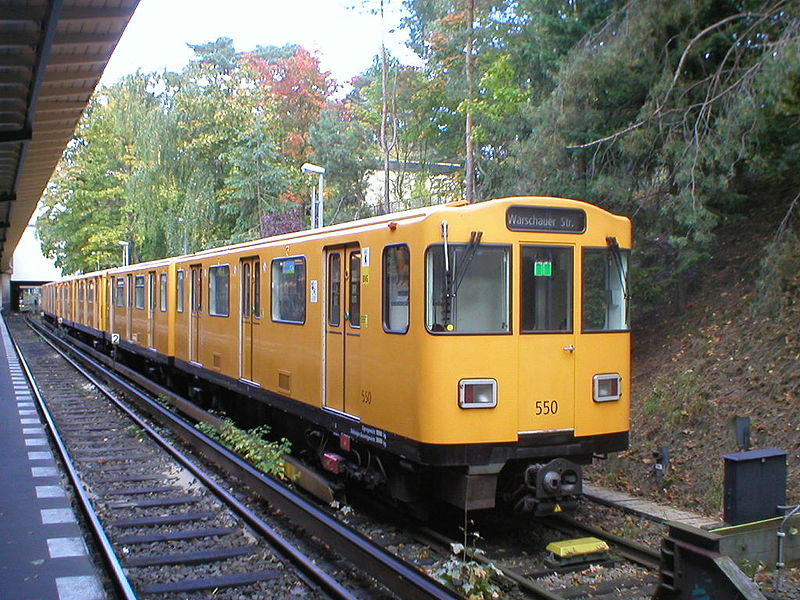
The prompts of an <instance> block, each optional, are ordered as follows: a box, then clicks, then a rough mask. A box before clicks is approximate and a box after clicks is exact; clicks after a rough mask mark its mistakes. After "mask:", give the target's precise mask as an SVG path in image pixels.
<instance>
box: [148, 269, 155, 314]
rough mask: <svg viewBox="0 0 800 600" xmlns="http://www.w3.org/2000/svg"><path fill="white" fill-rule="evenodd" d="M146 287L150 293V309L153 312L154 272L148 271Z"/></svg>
mask: <svg viewBox="0 0 800 600" xmlns="http://www.w3.org/2000/svg"><path fill="white" fill-rule="evenodd" d="M148 283H149V285H148V287H149V288H150V289H149V292H148V293H149V294H150V311H151V312H153V311H154V310H155V309H156V302H157V300H156V274H155V273H148Z"/></svg>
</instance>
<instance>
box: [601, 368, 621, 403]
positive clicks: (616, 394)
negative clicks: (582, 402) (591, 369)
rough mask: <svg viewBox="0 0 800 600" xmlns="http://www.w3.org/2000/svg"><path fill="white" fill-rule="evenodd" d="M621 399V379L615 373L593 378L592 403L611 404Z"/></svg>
mask: <svg viewBox="0 0 800 600" xmlns="http://www.w3.org/2000/svg"><path fill="white" fill-rule="evenodd" d="M621 397H622V377H620V376H619V375H618V374H617V373H606V374H603V375H595V376H594V401H595V402H611V401H612V400H619V399H620V398H621Z"/></svg>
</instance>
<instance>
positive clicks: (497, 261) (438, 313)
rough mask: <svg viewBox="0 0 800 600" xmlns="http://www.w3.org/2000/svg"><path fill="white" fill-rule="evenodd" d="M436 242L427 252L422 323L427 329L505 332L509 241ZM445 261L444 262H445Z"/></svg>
mask: <svg viewBox="0 0 800 600" xmlns="http://www.w3.org/2000/svg"><path fill="white" fill-rule="evenodd" d="M444 253H445V247H444V245H443V244H437V245H434V246H431V247H430V248H428V252H427V254H426V266H427V268H426V278H427V282H426V284H427V285H426V289H427V291H426V302H425V325H426V327H427V328H428V331H430V332H432V333H509V331H510V327H509V323H510V310H511V309H510V302H509V297H510V294H509V290H510V287H511V278H510V268H509V265H510V255H511V247H510V246H488V245H477V243H476V244H469V245H467V244H449V245H448V246H447V261H445V254H444ZM445 263H447V264H445Z"/></svg>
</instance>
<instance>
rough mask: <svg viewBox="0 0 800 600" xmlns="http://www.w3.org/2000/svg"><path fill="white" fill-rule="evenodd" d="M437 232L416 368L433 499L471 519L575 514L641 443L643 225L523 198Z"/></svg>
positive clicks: (425, 270)
mask: <svg viewBox="0 0 800 600" xmlns="http://www.w3.org/2000/svg"><path fill="white" fill-rule="evenodd" d="M425 227H426V232H425V238H426V243H425V244H424V246H425V247H424V255H423V256H421V257H419V258H420V259H421V260H420V261H418V262H421V263H422V264H421V265H419V267H420V271H419V272H420V274H421V276H422V280H421V281H424V290H418V291H419V292H421V293H422V294H424V299H423V304H424V313H425V314H424V323H425V332H424V334H423V336H422V337H421V338H420V341H419V347H418V350H419V352H418V355H417V356H416V357H413V358H411V359H410V360H412V361H414V362H415V363H416V367H415V368H416V374H415V375H414V376H413V377H414V379H415V384H416V387H417V390H418V393H417V394H416V396H415V397H416V398H417V399H418V402H419V404H418V405H417V407H416V415H415V416H416V437H415V439H416V440H418V441H419V442H420V444H419V446H418V447H417V448H415V450H416V453H417V454H418V459H419V460H420V462H422V463H425V464H428V465H430V466H432V467H434V468H433V469H431V470H430V471H429V472H428V477H429V479H428V489H429V490H430V491H431V493H432V494H433V495H435V496H436V497H438V498H440V499H442V500H445V501H447V502H449V503H451V504H454V505H456V506H459V507H462V508H466V509H483V508H493V507H495V506H496V505H497V504H498V503H499V504H502V505H504V506H506V507H510V508H512V509H514V510H519V511H526V512H532V513H534V514H537V515H544V514H549V513H552V512H555V511H559V510H564V509H569V508H570V507H571V506H572V505H573V504H574V502H575V498H576V497H577V496H578V495H579V494H580V493H581V491H582V473H581V468H582V465H586V464H589V463H591V461H592V457H593V456H595V455H599V454H605V453H607V452H612V451H619V450H624V449H626V448H627V446H628V427H629V412H630V411H629V409H630V404H629V401H630V385H629V384H630V330H629V312H628V298H629V294H628V263H629V254H630V248H631V225H630V220H629V219H627V218H625V217H620V216H615V215H612V214H611V213H608V212H607V211H604V210H602V209H600V208H598V207H596V206H593V205H590V204H586V203H582V202H577V201H572V200H563V199H554V198H511V199H504V200H497V201H492V202H486V203H482V204H475V205H471V206H465V207H461V208H457V209H454V210H450V211H447V210H445V211H437V212H436V213H433V214H432V215H430V216H429V217H428V218H427V219H426V220H425ZM415 297H416V294H415Z"/></svg>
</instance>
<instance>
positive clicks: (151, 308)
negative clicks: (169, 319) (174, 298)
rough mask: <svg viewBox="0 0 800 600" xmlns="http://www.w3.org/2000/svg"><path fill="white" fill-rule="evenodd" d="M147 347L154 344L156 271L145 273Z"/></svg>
mask: <svg viewBox="0 0 800 600" xmlns="http://www.w3.org/2000/svg"><path fill="white" fill-rule="evenodd" d="M147 294H148V298H147V347H148V348H153V347H155V345H156V302H157V297H156V272H155V271H149V272H148V273H147Z"/></svg>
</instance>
